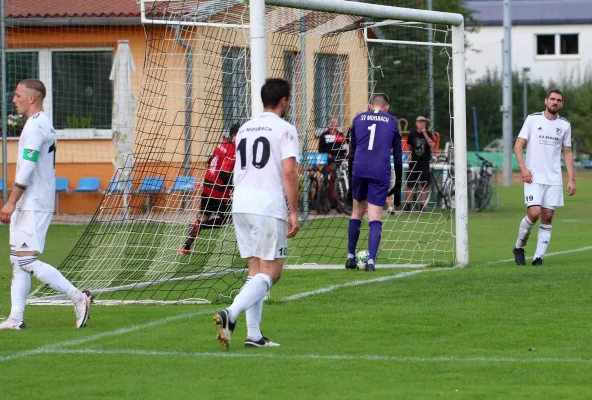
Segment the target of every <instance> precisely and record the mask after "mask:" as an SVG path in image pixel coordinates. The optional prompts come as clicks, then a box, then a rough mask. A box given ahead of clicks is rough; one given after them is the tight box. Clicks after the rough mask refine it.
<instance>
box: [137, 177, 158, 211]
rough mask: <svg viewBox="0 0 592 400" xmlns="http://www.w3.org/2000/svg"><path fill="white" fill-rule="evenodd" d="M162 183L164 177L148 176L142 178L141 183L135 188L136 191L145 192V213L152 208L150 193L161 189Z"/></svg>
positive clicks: (155, 192)
mask: <svg viewBox="0 0 592 400" xmlns="http://www.w3.org/2000/svg"><path fill="white" fill-rule="evenodd" d="M163 184H164V178H155V177H149V178H144V179H142V184H141V185H140V187H139V188H138V189H137V190H136V193H143V194H146V213H147V214H150V211H151V210H152V199H151V196H150V195H151V194H158V193H161V192H162V191H163V188H162V185H163Z"/></svg>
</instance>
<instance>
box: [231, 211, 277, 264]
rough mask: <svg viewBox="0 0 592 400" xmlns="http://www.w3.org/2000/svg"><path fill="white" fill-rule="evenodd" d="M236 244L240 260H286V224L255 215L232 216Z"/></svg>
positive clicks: (240, 214)
mask: <svg viewBox="0 0 592 400" xmlns="http://www.w3.org/2000/svg"><path fill="white" fill-rule="evenodd" d="M233 221H234V230H235V232H236V242H237V244H238V249H239V251H240V255H241V257H242V258H249V257H258V258H260V259H262V260H266V261H273V260H275V259H278V258H286V251H287V249H288V237H287V236H286V235H287V233H288V224H287V222H286V221H284V220H282V219H279V218H274V217H267V216H264V215H257V214H243V213H236V214H234V215H233Z"/></svg>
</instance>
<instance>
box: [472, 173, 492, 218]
mask: <svg viewBox="0 0 592 400" xmlns="http://www.w3.org/2000/svg"><path fill="white" fill-rule="evenodd" d="M468 187H469V199H470V200H471V207H470V208H471V209H472V210H473V211H477V212H480V211H483V210H485V209H486V208H487V207H488V206H489V202H490V201H491V193H492V187H491V182H489V181H488V180H483V179H475V180H473V181H471V182H469V186H468Z"/></svg>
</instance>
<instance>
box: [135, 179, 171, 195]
mask: <svg viewBox="0 0 592 400" xmlns="http://www.w3.org/2000/svg"><path fill="white" fill-rule="evenodd" d="M163 184H164V178H144V179H142V185H141V186H140V187H139V188H138V190H137V192H138V193H154V192H160V191H161V190H162V185H163Z"/></svg>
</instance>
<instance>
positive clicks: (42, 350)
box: [0, 246, 592, 362]
mask: <svg viewBox="0 0 592 400" xmlns="http://www.w3.org/2000/svg"><path fill="white" fill-rule="evenodd" d="M587 250H592V246H586V247H580V248H578V249H572V250H564V251H558V252H555V253H549V254H547V255H546V256H545V257H550V256H555V255H562V254H570V253H577V252H582V251H587ZM509 261H514V259H513V258H512V259H504V260H497V261H491V262H489V263H485V264H480V265H477V267H484V266H488V265H494V264H501V263H504V262H509ZM458 268H459V267H449V268H431V269H421V270H417V271H408V272H401V273H398V274H396V275H390V276H381V277H378V278H373V279H361V280H357V281H352V282H346V283H341V284H337V285H331V286H327V287H325V288H320V289H317V290H313V291H308V292H302V293H297V294H294V295H291V296H287V297H284V298H283V299H282V300H283V301H293V300H298V299H301V298H304V297H308V296H313V295H317V294H322V293H328V292H332V291H334V290H338V289H341V288H345V287H351V286H360V285H366V284H370V283H376V282H385V281H389V280H393V279H400V278H404V277H407V276H411V275H417V274H421V273H424V272H436V271H449V270H453V269H458ZM214 311H215V310H213V309H209V310H200V311H197V312H192V313H186V314H180V315H174V316H171V317H166V318H163V319H158V320H155V321H151V322H147V323H144V324H138V325H131V326H129V327H127V328H121V329H116V330H113V331H109V332H102V333H98V334H96V335H91V336H87V337H83V338H80V339H74V340H67V341H63V342H58V343H55V344H50V345H46V346H41V347H38V348H36V349H31V350H25V351H20V352H17V353H14V354H10V355H7V356H0V362H2V361H9V360H14V359H17V358H22V357H26V356H30V355H35V354H41V353H48V352H55V351H57V350H58V349H59V348H60V347H65V346H75V345H78V344H84V343H88V342H92V341H95V340H98V339H101V338H104V337H109V336H119V335H125V334H127V333H130V332H135V331H139V330H141V329H145V328H150V327H153V326H158V325H164V324H167V323H169V322H173V321H178V320H181V319H186V318H191V317H195V316H198V315H204V314H208V313H211V312H214ZM203 354H205V353H203ZM574 360H575V359H574Z"/></svg>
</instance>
